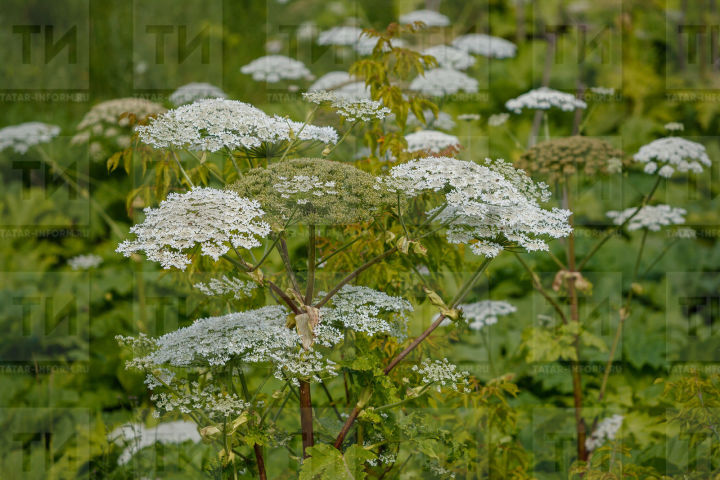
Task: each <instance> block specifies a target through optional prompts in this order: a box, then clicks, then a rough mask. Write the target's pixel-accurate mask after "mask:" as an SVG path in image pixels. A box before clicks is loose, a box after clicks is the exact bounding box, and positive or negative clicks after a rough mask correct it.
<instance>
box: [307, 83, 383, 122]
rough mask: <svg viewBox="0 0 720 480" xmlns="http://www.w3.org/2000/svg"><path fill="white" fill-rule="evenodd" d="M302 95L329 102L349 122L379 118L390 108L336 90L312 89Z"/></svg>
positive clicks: (314, 101)
mask: <svg viewBox="0 0 720 480" xmlns="http://www.w3.org/2000/svg"><path fill="white" fill-rule="evenodd" d="M303 97H304V98H305V100H307V101H308V102H311V103H316V104H323V103H326V102H327V103H329V104H330V106H331V107H332V108H333V109H334V110H335V111H336V112H337V114H338V115H340V116H341V117H343V118H344V119H346V120H348V121H350V122H354V121H360V120H362V121H364V122H367V121H369V120H372V119H379V120H380V119H383V118H385V117H386V116H387V115H389V114H390V109H389V108H387V107H384V106H383V105H382V103H381V102H378V101H375V100H370V99H367V98H353V97H351V96H348V95H344V94H342V93H337V92H331V91H325V90H314V91H311V92H306V93H303Z"/></svg>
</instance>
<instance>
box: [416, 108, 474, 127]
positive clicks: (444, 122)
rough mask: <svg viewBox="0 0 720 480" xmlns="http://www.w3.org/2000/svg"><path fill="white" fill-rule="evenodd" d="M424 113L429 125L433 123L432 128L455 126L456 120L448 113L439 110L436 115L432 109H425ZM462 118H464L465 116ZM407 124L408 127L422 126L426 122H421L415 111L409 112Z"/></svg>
mask: <svg viewBox="0 0 720 480" xmlns="http://www.w3.org/2000/svg"><path fill="white" fill-rule="evenodd" d="M423 115H424V116H425V122H427V125H431V126H432V128H439V129H440V130H452V129H453V128H455V121H454V120H453V119H452V117H451V116H450V114H448V113H445V112H438V115H437V117H436V116H435V115H434V114H433V112H432V110H430V109H427V110H423ZM461 116H462V115H460V116H458V118H460V117H461ZM460 119H461V120H464V119H463V118H460ZM407 125H408V127H422V126H425V125H426V124H423V123H421V122H420V120H418V118H417V117H416V116H415V114H414V113H413V112H408V116H407Z"/></svg>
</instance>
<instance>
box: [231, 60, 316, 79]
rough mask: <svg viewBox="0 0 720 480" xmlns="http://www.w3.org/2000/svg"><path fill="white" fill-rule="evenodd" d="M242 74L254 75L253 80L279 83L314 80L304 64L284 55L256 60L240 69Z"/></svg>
mask: <svg viewBox="0 0 720 480" xmlns="http://www.w3.org/2000/svg"><path fill="white" fill-rule="evenodd" d="M240 71H241V72H242V73H245V74H247V75H252V77H253V80H255V81H258V82H261V81H265V82H268V83H277V82H279V81H280V80H297V79H307V80H310V79H312V74H311V73H310V70H308V69H307V67H306V66H305V64H304V63H302V62H300V61H298V60H295V59H293V58H290V57H286V56H284V55H267V56H264V57H260V58H256V59H255V60H253V61H252V62H250V63H248V64H247V65H245V66H243V67H242V68H240Z"/></svg>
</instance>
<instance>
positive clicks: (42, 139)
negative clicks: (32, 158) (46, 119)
mask: <svg viewBox="0 0 720 480" xmlns="http://www.w3.org/2000/svg"><path fill="white" fill-rule="evenodd" d="M59 133H60V127H58V126H57V125H50V124H48V123H42V122H27V123H21V124H20V125H13V126H11V127H5V128H3V129H0V151H2V150H5V149H6V148H12V149H13V150H15V151H16V152H17V153H26V152H27V151H28V149H29V148H30V147H33V146H35V145H39V144H41V143H47V142H49V141H50V140H52V139H53V138H55V137H57V136H58V134H59Z"/></svg>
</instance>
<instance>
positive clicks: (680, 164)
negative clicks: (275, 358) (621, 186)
mask: <svg viewBox="0 0 720 480" xmlns="http://www.w3.org/2000/svg"><path fill="white" fill-rule="evenodd" d="M633 159H634V160H635V161H636V162H640V163H643V164H645V167H644V170H645V173H649V174H653V173H657V174H658V175H660V176H661V177H665V178H669V177H672V176H673V174H674V173H675V172H676V171H678V172H682V173H685V172H694V173H701V172H702V171H703V167H709V166H710V157H708V154H707V151H706V150H705V146H704V145H702V144H700V143H697V142H693V141H690V140H686V139H684V138H680V137H666V138H659V139H657V140H655V141H652V142H650V143H648V144H647V145H644V146H642V147H640V150H638V152H637V153H636V154H635V155H633Z"/></svg>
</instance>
